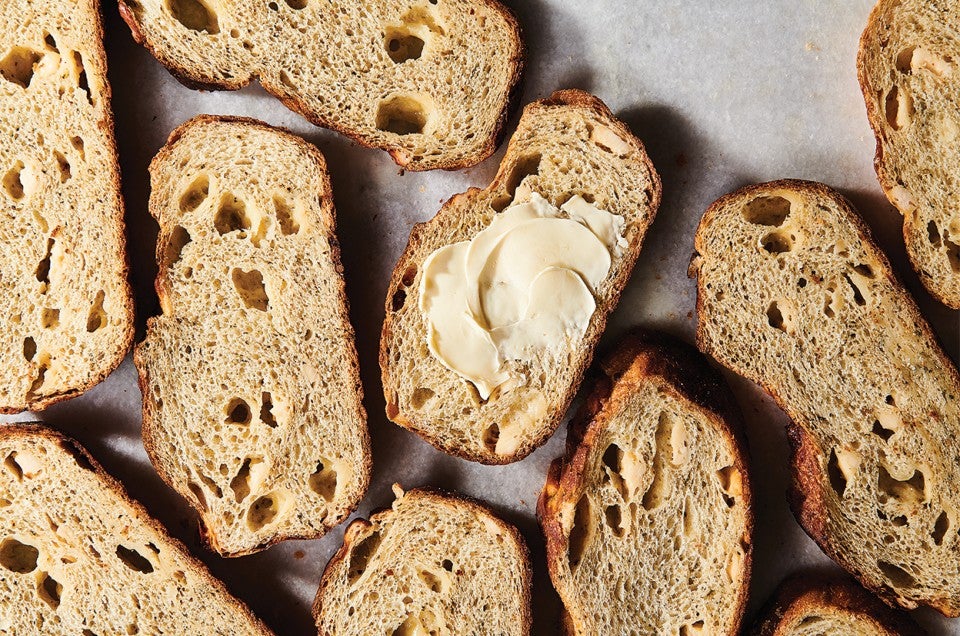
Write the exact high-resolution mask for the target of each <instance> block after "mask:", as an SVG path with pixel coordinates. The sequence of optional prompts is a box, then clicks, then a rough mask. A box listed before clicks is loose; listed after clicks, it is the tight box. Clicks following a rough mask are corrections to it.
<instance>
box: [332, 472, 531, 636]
mask: <svg viewBox="0 0 960 636" xmlns="http://www.w3.org/2000/svg"><path fill="white" fill-rule="evenodd" d="M519 541H520V539H519V535H517V534H516V531H515V530H513V528H511V527H509V526H507V525H506V524H504V523H503V522H502V521H500V520H499V519H496V518H495V517H493V516H492V515H491V514H490V513H488V512H486V511H485V510H483V509H482V508H480V507H479V506H476V505H474V504H471V503H466V502H464V501H461V500H457V499H454V498H449V497H446V496H441V495H438V494H435V493H427V492H423V491H416V490H414V491H410V492H408V493H406V494H405V495H404V494H401V496H400V497H398V499H397V500H396V501H394V503H393V508H392V509H391V510H389V511H386V512H383V513H380V514H377V515H374V516H373V517H372V518H371V520H370V523H369V524H368V523H367V522H364V521H355V522H354V523H353V524H351V526H350V527H349V528H348V529H347V532H346V536H345V538H344V546H343V548H341V550H340V552H338V553H337V555H336V556H335V557H334V558H333V559H332V560H331V562H330V564H329V565H328V566H327V570H326V571H325V572H324V575H323V582H322V583H321V585H320V591H319V593H318V597H317V604H316V606H315V615H316V618H317V625H318V627H319V629H320V633H321V634H323V635H331V634H336V635H337V636H351V635H353V634H356V635H357V636H365V635H366V634H374V633H377V634H393V635H394V636H415V635H417V634H476V635H478V636H479V635H482V634H489V635H491V636H494V635H497V636H500V635H504V636H506V635H509V634H517V635H521V634H526V633H527V630H528V629H529V620H528V619H529V615H530V612H529V606H528V604H529V574H528V564H527V555H526V550H525V548H524V547H523V545H522V544H521V543H520V542H519Z"/></svg>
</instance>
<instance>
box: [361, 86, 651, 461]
mask: <svg viewBox="0 0 960 636" xmlns="http://www.w3.org/2000/svg"><path fill="white" fill-rule="evenodd" d="M521 185H522V188H521ZM521 189H523V190H527V191H528V192H535V193H538V194H540V195H542V196H543V197H544V198H545V199H546V200H547V201H549V202H550V203H551V204H553V205H556V206H559V205H561V204H562V203H564V202H566V201H569V200H571V198H572V197H574V196H576V195H581V196H584V197H586V198H588V200H592V201H593V202H594V203H595V205H596V206H598V207H599V208H602V209H603V210H606V211H607V212H610V213H612V214H615V215H619V216H620V217H621V218H622V219H623V220H624V221H625V230H624V233H623V239H624V240H625V243H624V245H625V247H624V249H623V250H621V251H620V252H619V253H617V254H614V255H613V256H612V258H611V265H610V268H609V270H608V272H607V275H606V278H605V279H604V280H603V281H602V283H601V284H600V285H599V286H598V287H597V289H596V290H595V291H594V296H595V300H596V310H595V311H594V312H593V313H592V315H591V316H590V319H589V325H588V327H587V329H586V331H585V333H584V334H583V336H582V337H581V338H579V339H578V340H577V341H576V343H575V348H574V350H573V351H570V352H569V355H568V356H566V357H564V358H563V359H562V360H555V359H552V358H551V359H550V360H552V361H549V360H547V359H546V358H544V359H543V360H540V361H538V360H532V361H519V360H513V361H510V362H509V364H513V365H514V367H513V368H514V369H515V371H516V373H517V375H518V376H523V377H524V378H525V379H524V381H523V382H522V384H521V385H520V386H518V387H515V388H513V389H512V390H505V391H499V390H497V391H494V392H493V393H492V394H491V395H490V397H489V399H487V400H482V399H481V398H480V395H479V393H478V391H477V389H476V388H475V387H474V385H473V384H472V383H471V382H469V381H467V380H465V379H463V378H461V376H460V375H458V374H456V373H454V372H453V371H451V370H450V369H449V368H448V367H446V366H444V364H442V363H441V361H440V360H438V359H437V357H435V356H433V355H432V354H431V352H430V351H428V348H427V338H428V325H427V320H426V318H425V316H424V313H423V312H422V311H421V309H420V307H419V304H420V300H421V299H420V290H419V289H420V285H421V279H422V276H423V270H424V264H425V262H426V261H427V259H428V258H429V257H430V256H431V255H432V254H433V253H434V251H436V250H438V249H440V248H443V247H446V246H450V245H452V244H455V243H458V242H462V241H468V240H471V239H472V238H474V237H475V236H477V235H478V234H479V233H480V232H481V231H482V230H484V229H485V228H487V227H489V226H490V224H491V222H492V221H493V220H494V219H495V218H496V217H497V215H498V212H499V211H502V210H503V209H504V208H505V207H506V206H507V205H508V204H509V203H510V202H511V201H512V200H514V197H515V195H516V193H517V191H518V190H521ZM659 203H660V179H659V177H658V176H657V173H656V172H655V171H654V169H653V165H652V164H651V162H650V159H649V158H648V157H647V155H646V152H645V151H644V148H643V145H642V144H641V143H640V141H639V140H638V139H636V138H635V137H634V136H633V135H632V134H631V133H630V131H629V130H628V129H627V127H626V126H625V125H624V124H623V123H622V122H620V121H618V120H617V119H615V118H614V116H613V114H612V113H611V112H610V110H609V109H607V107H606V106H604V104H603V103H602V102H601V101H600V100H598V99H597V98H596V97H593V96H592V95H589V94H587V93H584V92H583V91H577V90H569V91H560V92H558V93H555V94H554V95H553V96H552V97H550V98H549V99H545V100H542V101H539V102H535V103H533V104H530V105H529V106H527V108H526V109H525V111H524V114H523V117H522V118H521V120H520V123H519V126H518V128H517V132H516V133H515V134H514V136H513V138H512V139H511V140H510V147H509V148H508V149H507V153H506V156H505V157H504V159H503V162H502V163H501V164H500V171H499V172H498V173H497V176H496V177H495V178H494V180H493V182H492V183H491V184H490V185H489V186H488V187H487V188H486V189H483V190H478V189H475V188H474V189H471V190H469V191H468V192H466V193H464V194H460V195H457V196H455V197H453V198H452V199H450V200H449V201H448V202H447V203H446V205H444V206H443V208H442V209H441V210H440V212H438V213H437V215H436V216H435V217H434V218H433V219H432V220H430V221H428V222H427V223H421V224H419V225H417V226H416V227H414V229H413V232H412V233H411V235H410V242H409V243H408V245H407V248H406V250H405V251H404V253H403V255H402V256H401V257H400V261H399V262H398V263H397V266H396V268H395V269H394V271H393V277H392V279H391V281H390V286H389V288H388V294H387V302H386V318H385V320H384V324H383V335H382V338H381V341H380V368H381V371H382V374H383V387H384V395H385V397H386V402H387V407H386V408H387V417H389V418H390V419H391V420H393V421H394V422H396V423H397V424H399V425H401V426H403V427H405V428H408V429H410V430H412V431H415V432H416V433H418V434H419V435H421V436H422V437H423V438H424V439H426V440H427V441H428V442H430V443H431V444H433V445H434V446H436V447H437V448H440V449H441V450H443V451H445V452H447V453H450V454H453V455H458V456H460V457H464V458H466V459H470V460H473V461H478V462H483V463H486V464H505V463H509V462H513V461H517V460H519V459H522V458H524V457H525V456H527V455H528V454H530V453H531V452H532V451H533V450H534V449H535V448H536V447H537V446H539V445H540V444H542V443H543V442H544V441H545V440H546V439H547V438H548V437H549V436H550V435H551V434H552V433H553V432H554V430H556V428H557V426H558V425H559V423H560V420H561V418H562V417H563V414H564V412H565V411H566V409H567V407H568V406H569V404H570V401H571V399H572V398H573V395H574V393H575V392H576V390H577V388H578V386H579V384H580V379H581V377H582V376H583V372H584V369H586V368H587V366H588V365H589V364H590V360H591V358H592V356H593V348H594V345H595V344H596V342H597V340H598V339H599V338H600V335H601V334H602V333H603V330H604V327H605V326H606V322H607V316H608V314H609V313H610V311H612V310H613V308H614V307H615V306H616V304H617V301H618V300H619V298H620V293H621V292H622V291H623V288H624V286H625V285H626V282H627V279H628V278H629V276H630V273H631V271H632V270H633V265H634V263H635V262H636V259H637V256H638V255H639V253H640V247H641V245H642V243H643V239H644V236H645V235H646V231H647V228H648V227H649V225H650V223H651V222H652V221H653V218H654V216H655V214H656V211H657V206H658V205H659Z"/></svg>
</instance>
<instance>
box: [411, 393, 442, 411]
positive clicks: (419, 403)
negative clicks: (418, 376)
mask: <svg viewBox="0 0 960 636" xmlns="http://www.w3.org/2000/svg"><path fill="white" fill-rule="evenodd" d="M435 395H436V393H435V392H434V391H433V390H432V389H427V388H425V387H420V388H418V389H415V390H414V392H413V395H412V396H410V406H412V407H413V408H414V409H416V410H418V411H419V410H420V409H422V408H423V407H424V405H425V404H426V403H427V402H429V401H430V400H432V399H433V397H434V396H435Z"/></svg>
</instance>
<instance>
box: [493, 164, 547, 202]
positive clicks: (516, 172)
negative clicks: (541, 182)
mask: <svg viewBox="0 0 960 636" xmlns="http://www.w3.org/2000/svg"><path fill="white" fill-rule="evenodd" d="M542 161H543V155H542V154H540V153H532V154H529V155H523V156H521V157H518V158H517V160H516V162H514V164H513V167H512V168H510V174H509V176H508V177H507V180H506V182H505V185H504V194H503V195H502V196H499V197H497V198H496V199H495V200H494V201H493V203H492V204H491V206H492V207H493V209H494V210H495V211H496V212H503V210H504V209H505V208H506V207H507V206H508V205H509V204H510V203H512V202H513V199H514V198H515V197H516V194H517V188H519V187H520V184H521V183H523V180H524V179H526V178H527V177H529V176H532V175H538V174H540V164H541V162H542Z"/></svg>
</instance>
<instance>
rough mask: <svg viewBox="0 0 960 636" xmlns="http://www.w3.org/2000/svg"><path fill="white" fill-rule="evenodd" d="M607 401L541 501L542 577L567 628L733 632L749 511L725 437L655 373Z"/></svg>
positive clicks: (590, 631) (610, 631)
mask: <svg viewBox="0 0 960 636" xmlns="http://www.w3.org/2000/svg"><path fill="white" fill-rule="evenodd" d="M631 384H632V382H631ZM627 391H629V394H628V395H623V393H625V392H627ZM621 400H622V401H621ZM614 401H616V403H617V406H616V408H615V410H613V411H610V412H607V411H604V412H603V413H602V415H601V416H600V417H603V418H604V420H605V422H604V425H603V427H602V428H601V429H599V430H597V431H596V432H593V431H591V433H590V434H589V435H590V436H591V438H590V442H589V450H588V451H587V454H586V456H585V458H584V459H583V464H582V466H583V473H582V475H581V476H580V478H579V479H578V480H577V481H576V482H575V483H568V482H567V481H563V482H562V483H561V486H560V488H559V490H558V491H557V492H556V493H555V494H554V495H553V496H552V498H553V499H554V502H555V503H554V504H553V505H556V506H558V508H557V510H556V522H557V524H558V525H559V527H560V530H561V532H562V535H563V536H562V537H558V538H557V539H558V542H557V545H556V549H557V550H558V551H557V552H556V553H555V554H551V557H550V558H551V561H552V563H551V566H552V567H551V574H552V575H553V578H554V585H555V586H556V588H557V591H558V592H559V594H560V596H561V598H562V599H563V602H564V606H565V609H566V611H567V612H568V613H569V614H570V617H571V619H572V620H571V624H572V625H574V626H575V633H578V634H627V633H637V634H641V633H658V634H673V635H679V636H691V635H693V634H700V633H703V634H724V633H726V634H733V633H736V630H737V627H738V626H739V624H740V619H741V614H742V607H741V597H742V595H743V593H744V588H745V586H747V585H749V581H748V580H745V579H746V577H745V576H744V561H745V554H746V552H745V549H744V547H743V544H742V540H746V541H749V536H747V535H748V534H749V529H748V528H749V524H750V521H749V519H750V517H749V515H750V513H749V510H748V508H747V506H748V504H747V501H746V499H745V498H744V497H743V488H742V484H743V480H744V476H743V475H741V474H740V469H739V468H738V467H737V466H735V465H734V464H735V463H736V464H737V465H738V466H739V465H742V464H740V463H739V462H737V461H736V457H737V450H736V447H735V446H734V442H733V440H732V439H731V437H730V435H729V432H728V431H727V430H726V429H725V428H723V427H721V426H719V425H718V424H717V422H716V421H715V418H716V416H715V415H713V414H709V415H708V414H707V413H706V412H705V411H703V410H701V409H699V408H698V407H696V406H693V405H691V404H690V403H689V402H687V401H685V400H683V399H681V398H679V397H678V396H677V395H676V394H674V393H672V392H671V391H670V390H669V389H666V388H665V387H664V386H663V385H662V381H659V380H655V381H641V382H640V383H639V384H638V385H636V386H631V387H629V388H627V387H618V388H616V389H614V395H613V396H612V397H611V400H610V402H611V403H613V402H614ZM594 435H595V437H594ZM581 448H583V447H581ZM578 465H579V464H578ZM568 466H569V464H568ZM548 542H552V541H551V538H549V535H548ZM551 548H553V546H551ZM625 599H631V600H630V602H624V600H625Z"/></svg>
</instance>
